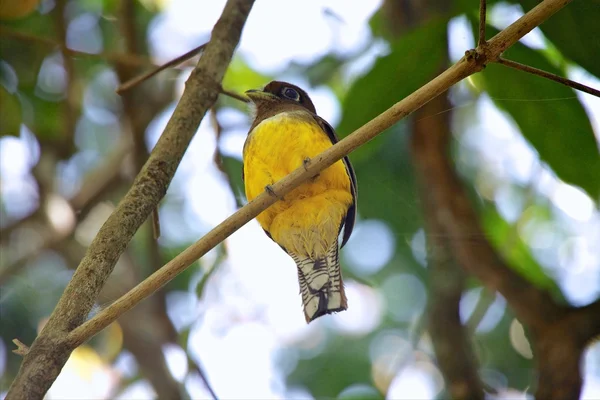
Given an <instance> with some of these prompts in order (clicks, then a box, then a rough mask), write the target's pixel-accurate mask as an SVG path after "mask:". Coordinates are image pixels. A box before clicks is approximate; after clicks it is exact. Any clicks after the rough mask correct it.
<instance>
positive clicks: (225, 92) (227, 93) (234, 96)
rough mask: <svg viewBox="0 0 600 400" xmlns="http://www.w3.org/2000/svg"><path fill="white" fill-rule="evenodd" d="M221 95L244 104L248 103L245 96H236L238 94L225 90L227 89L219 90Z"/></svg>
mask: <svg viewBox="0 0 600 400" xmlns="http://www.w3.org/2000/svg"><path fill="white" fill-rule="evenodd" d="M221 94H224V95H225V96H229V97H231V98H232V99H236V100H239V101H243V102H244V103H247V102H248V101H250V99H248V98H247V97H246V96H242V95H241V94H238V93H235V92H232V91H231V90H227V89H223V88H221Z"/></svg>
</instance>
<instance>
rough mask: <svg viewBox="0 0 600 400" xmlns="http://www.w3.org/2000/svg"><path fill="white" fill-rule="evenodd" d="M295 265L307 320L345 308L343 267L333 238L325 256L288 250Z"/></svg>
mask: <svg viewBox="0 0 600 400" xmlns="http://www.w3.org/2000/svg"><path fill="white" fill-rule="evenodd" d="M290 255H291V256H292V258H293V259H294V261H295V262H296V265H297V266H298V281H299V282H300V294H301V295H302V303H304V316H305V317H306V322H307V323H308V322H311V321H314V320H315V319H316V318H319V317H320V316H322V315H325V314H331V313H334V312H338V311H343V310H345V309H346V308H348V302H347V300H346V294H345V293H344V282H343V281H342V270H341V268H340V260H339V256H338V244H337V242H335V243H334V244H333V246H331V248H330V249H329V251H328V252H327V255H326V256H325V257H321V258H316V259H314V258H311V257H298V256H297V255H295V254H290Z"/></svg>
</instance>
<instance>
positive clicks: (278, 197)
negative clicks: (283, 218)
mask: <svg viewBox="0 0 600 400" xmlns="http://www.w3.org/2000/svg"><path fill="white" fill-rule="evenodd" d="M265 191H266V192H267V193H269V195H270V196H272V197H275V198H276V199H278V200H283V196H279V195H278V194H277V193H275V190H273V186H271V185H267V186H265Z"/></svg>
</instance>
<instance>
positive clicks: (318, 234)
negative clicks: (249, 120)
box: [244, 113, 352, 258]
mask: <svg viewBox="0 0 600 400" xmlns="http://www.w3.org/2000/svg"><path fill="white" fill-rule="evenodd" d="M331 145H332V144H331V141H330V139H329V137H328V136H327V134H326V133H325V132H323V131H322V130H321V128H320V126H319V125H317V124H316V123H311V122H308V121H307V120H305V119H301V118H297V117H294V116H293V115H291V116H288V115H286V114H285V113H284V114H278V115H277V116H275V117H272V118H269V119H267V120H265V121H263V122H261V123H260V124H259V125H257V126H256V127H255V128H254V129H253V130H252V132H250V134H249V136H248V139H247V142H246V145H245V147H244V184H245V189H246V197H247V198H248V200H249V201H250V200H252V199H254V198H255V197H256V196H258V195H259V194H260V193H262V192H263V191H264V190H265V186H267V185H272V184H273V183H275V182H277V181H278V180H280V179H282V178H283V177H285V176H286V175H288V174H289V173H290V172H292V171H293V170H295V169H296V168H298V167H299V166H301V165H302V163H303V162H304V160H305V159H306V158H313V157H314V156H316V155H318V154H319V153H321V152H323V151H324V150H325V149H327V148H329V147H331ZM351 204H352V194H351V190H350V178H349V177H348V174H347V172H346V168H345V166H344V164H343V162H342V161H338V162H336V163H335V164H333V165H332V166H331V167H329V168H327V169H326V170H324V171H322V172H321V173H320V174H319V175H318V176H317V177H316V178H313V179H312V180H310V181H308V182H305V183H303V184H302V185H300V186H299V187H298V188H296V189H294V190H293V191H291V192H290V193H288V194H287V195H285V196H284V200H282V201H279V202H277V203H275V204H274V205H273V206H271V207H270V208H268V209H267V210H265V211H263V212H262V213H261V214H260V215H259V216H258V217H257V220H258V222H259V223H260V225H261V226H262V227H263V229H265V230H266V231H268V232H269V233H270V234H271V236H272V238H273V240H275V241H276V242H277V243H279V244H280V245H281V246H283V247H284V248H285V249H286V250H287V251H288V252H291V253H294V254H297V255H300V256H309V257H311V258H312V257H319V256H324V255H325V254H326V253H327V250H328V249H329V248H330V246H331V245H332V244H333V243H334V241H337V236H338V232H339V226H340V224H341V222H342V219H343V218H344V216H345V215H346V212H347V210H348V208H349V207H350V205H351Z"/></svg>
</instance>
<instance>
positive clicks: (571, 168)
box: [473, 27, 600, 199]
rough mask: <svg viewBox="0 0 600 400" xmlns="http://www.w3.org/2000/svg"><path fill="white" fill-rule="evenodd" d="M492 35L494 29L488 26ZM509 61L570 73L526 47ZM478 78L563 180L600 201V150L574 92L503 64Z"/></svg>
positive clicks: (508, 55)
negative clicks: (599, 198) (599, 150)
mask: <svg viewBox="0 0 600 400" xmlns="http://www.w3.org/2000/svg"><path fill="white" fill-rule="evenodd" d="M488 31H492V28H490V27H488ZM495 33H496V32H495V31H494V32H490V35H494V34H495ZM505 57H506V58H508V59H511V60H514V61H518V62H520V63H523V64H527V65H530V66H532V67H536V68H540V69H543V70H545V71H548V72H551V73H554V74H557V75H561V76H564V71H561V70H559V69H558V68H556V67H554V66H553V65H552V64H551V63H550V62H549V61H548V60H547V59H546V58H545V57H544V56H543V55H542V54H540V52H538V51H536V50H533V49H531V48H529V47H527V46H525V45H523V44H521V43H516V44H515V45H514V46H513V47H511V48H510V49H509V50H508V51H507V52H506V54H505ZM473 79H474V80H475V81H480V82H481V83H482V85H483V87H484V89H485V90H487V92H488V93H489V95H490V96H491V97H492V100H494V102H495V103H496V105H497V106H498V107H499V108H501V109H503V110H504V111H506V112H508V113H509V114H510V116H511V117H512V118H513V119H514V120H515V122H516V123H517V125H518V126H519V128H520V130H521V132H522V134H523V136H525V138H526V139H527V140H528V141H529V143H531V145H532V146H533V147H535V149H536V150H537V152H538V153H539V156H540V158H541V159H542V160H543V161H544V162H546V163H547V164H548V165H549V166H550V167H551V168H552V169H553V170H554V172H555V173H556V174H557V175H558V177H559V178H560V179H562V180H564V181H565V182H567V183H570V184H573V185H577V186H580V187H581V188H583V189H584V190H585V191H586V192H587V193H588V194H589V195H590V196H591V197H592V198H593V199H598V196H599V195H600V173H598V171H600V154H599V152H598V145H597V143H596V139H595V137H594V132H593V129H592V125H591V123H590V121H589V118H588V116H587V114H586V112H585V110H584V108H583V106H582V105H581V103H580V102H579V100H578V99H577V97H576V95H575V92H574V91H573V90H572V89H570V88H568V87H566V86H563V85H561V84H559V83H556V82H553V81H550V80H548V79H544V78H541V77H538V76H534V75H531V74H527V73H525V72H522V71H517V70H514V69H512V68H508V67H505V66H503V65H498V64H490V65H488V66H487V68H486V69H485V70H484V71H483V72H482V73H480V74H478V75H475V76H473Z"/></svg>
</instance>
